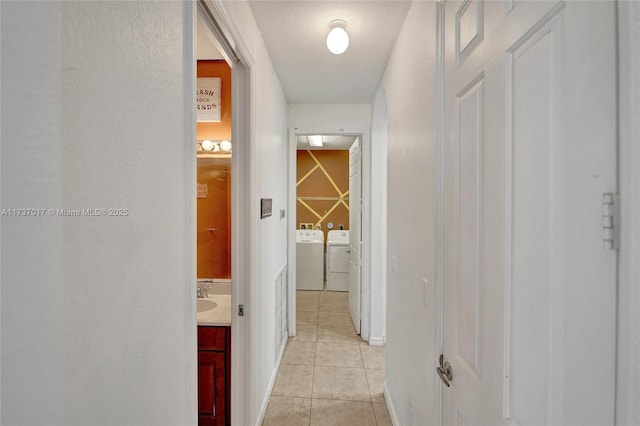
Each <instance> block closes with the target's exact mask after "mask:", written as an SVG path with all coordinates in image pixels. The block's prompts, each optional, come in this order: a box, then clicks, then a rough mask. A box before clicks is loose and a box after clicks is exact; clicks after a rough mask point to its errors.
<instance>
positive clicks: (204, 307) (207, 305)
mask: <svg viewBox="0 0 640 426" xmlns="http://www.w3.org/2000/svg"><path fill="white" fill-rule="evenodd" d="M216 306H218V304H217V303H216V302H214V301H213V300H208V299H198V312H206V311H210V310H212V309H215V307H216Z"/></svg>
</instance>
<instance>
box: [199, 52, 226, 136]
mask: <svg viewBox="0 0 640 426" xmlns="http://www.w3.org/2000/svg"><path fill="white" fill-rule="evenodd" d="M198 77H199V78H205V77H220V79H221V81H220V89H221V92H222V93H221V94H220V103H221V104H222V105H221V108H220V118H221V119H222V121H221V122H220V123H204V122H203V123H197V124H196V139H197V140H199V141H200V140H204V139H211V140H229V141H230V140H231V67H230V66H229V65H227V63H226V62H225V61H198ZM194 143H195V142H194Z"/></svg>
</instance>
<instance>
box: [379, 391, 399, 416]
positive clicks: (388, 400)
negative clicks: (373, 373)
mask: <svg viewBox="0 0 640 426" xmlns="http://www.w3.org/2000/svg"><path fill="white" fill-rule="evenodd" d="M382 394H383V395H384V400H385V402H386V403H387V409H388V410H389V417H391V424H392V425H393V426H399V425H400V422H399V421H398V414H396V407H395V405H394V404H393V399H391V395H389V389H388V388H387V384H386V383H385V384H384V388H383V389H382Z"/></svg>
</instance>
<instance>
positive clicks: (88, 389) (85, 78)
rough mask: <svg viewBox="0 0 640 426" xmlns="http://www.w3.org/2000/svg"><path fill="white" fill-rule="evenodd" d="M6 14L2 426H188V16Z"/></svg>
mask: <svg viewBox="0 0 640 426" xmlns="http://www.w3.org/2000/svg"><path fill="white" fill-rule="evenodd" d="M0 8H1V16H2V22H1V24H0V25H1V31H2V37H1V39H2V52H1V54H2V58H1V60H2V154H1V155H2V163H1V175H2V178H1V184H2V188H1V192H2V208H3V209H4V208H6V209H11V208H39V209H45V210H46V209H56V208H68V209H82V208H87V209H95V208H105V209H109V208H124V209H128V215H127V216H125V217H109V216H102V217H55V216H50V215H49V214H48V212H46V213H45V216H44V217H7V216H5V217H2V223H1V228H0V229H1V232H2V265H1V269H2V275H1V279H2V301H1V303H2V306H1V311H2V317H1V320H2V337H1V339H2V340H1V342H2V394H1V399H2V401H1V403H2V404H1V407H2V419H1V423H2V424H12V425H13V424H16V425H19V424H25V425H39V424H50V425H86V424H94V425H99V424H119V425H137V424H157V425H161V424H195V422H196V410H195V401H196V392H195V389H196V383H195V378H196V364H195V343H196V342H195V286H194V285H193V283H194V280H195V262H194V259H195V257H194V247H195V241H194V234H195V233H194V232H193V229H194V226H195V224H194V217H195V197H194V191H193V182H194V176H195V174H194V170H195V165H194V163H195V158H194V155H193V152H194V151H193V140H194V139H195V134H194V129H193V126H194V125H193V120H194V117H193V115H192V113H191V110H192V108H189V109H188V106H189V105H192V104H193V96H194V90H193V75H194V72H193V65H192V60H191V58H192V55H193V53H192V51H193V45H192V44H193V43H192V36H191V34H192V32H193V28H192V26H191V23H192V21H193V16H194V15H193V5H192V4H191V3H184V4H183V3H181V2H172V1H168V2H152V3H140V2H61V3H59V2H40V3H34V2H15V3H13V2H6V1H3V2H2V3H1V4H0ZM115 29H117V30H115Z"/></svg>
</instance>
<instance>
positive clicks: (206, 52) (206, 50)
mask: <svg viewBox="0 0 640 426" xmlns="http://www.w3.org/2000/svg"><path fill="white" fill-rule="evenodd" d="M197 21H198V34H197V36H196V57H197V58H198V60H207V59H224V57H223V56H222V54H221V53H220V51H219V50H218V49H216V47H215V46H214V45H213V42H212V41H211V39H210V38H209V31H208V30H207V29H206V27H205V25H204V24H203V23H202V22H200V19H198V20H197Z"/></svg>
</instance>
